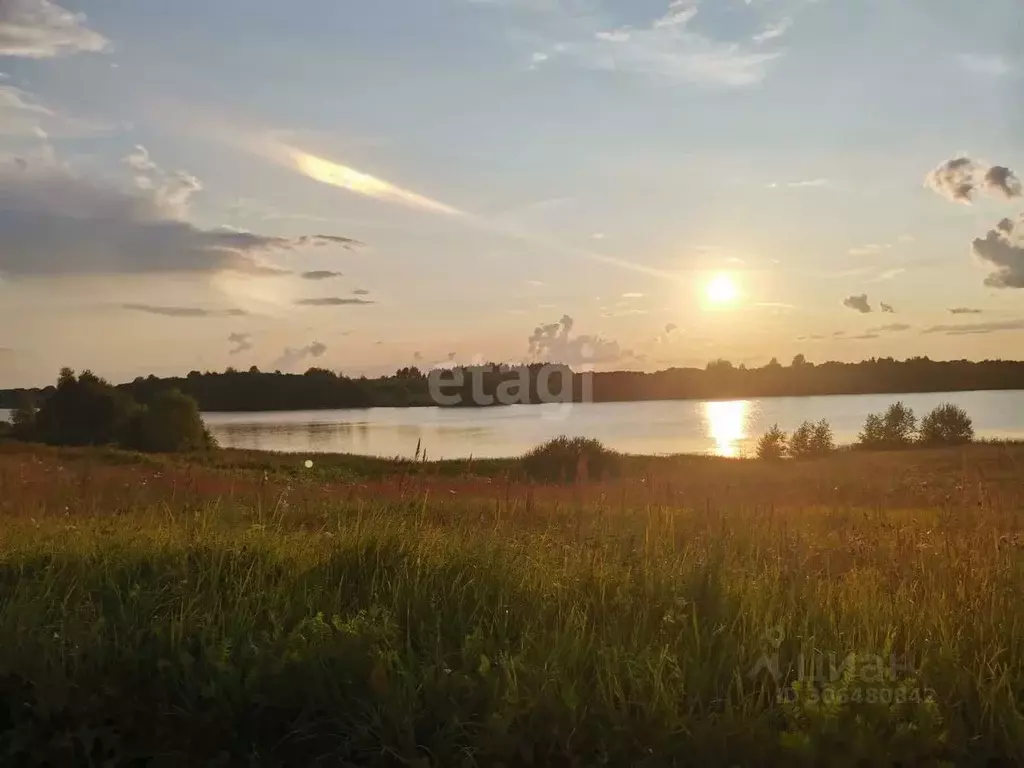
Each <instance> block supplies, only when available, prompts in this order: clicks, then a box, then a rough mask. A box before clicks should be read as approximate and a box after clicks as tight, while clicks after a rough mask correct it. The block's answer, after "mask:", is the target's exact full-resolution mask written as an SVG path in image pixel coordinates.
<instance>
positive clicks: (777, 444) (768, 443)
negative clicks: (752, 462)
mask: <svg viewBox="0 0 1024 768" xmlns="http://www.w3.org/2000/svg"><path fill="white" fill-rule="evenodd" d="M786 450H787V446H786V433H785V432H783V431H782V430H781V429H779V425H778V424H772V426H771V429H769V430H768V431H767V432H765V433H764V434H763V435H761V439H760V440H758V441H757V458H759V459H763V460H765V461H779V460H780V459H784V458H785V457H786Z"/></svg>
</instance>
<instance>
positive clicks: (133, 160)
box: [121, 144, 203, 218]
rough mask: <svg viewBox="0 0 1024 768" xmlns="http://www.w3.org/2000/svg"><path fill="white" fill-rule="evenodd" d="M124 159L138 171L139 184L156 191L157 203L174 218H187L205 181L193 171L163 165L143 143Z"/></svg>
mask: <svg viewBox="0 0 1024 768" xmlns="http://www.w3.org/2000/svg"><path fill="white" fill-rule="evenodd" d="M121 162H123V163H124V164H125V165H127V166H128V167H129V168H131V169H132V170H133V171H134V172H135V174H136V175H135V186H136V187H138V188H139V189H140V190H142V191H143V192H146V193H148V194H150V195H152V197H153V201H154V202H155V203H156V205H157V207H158V208H160V210H162V211H165V212H166V213H167V214H168V215H169V216H172V217H174V218H184V217H185V216H186V215H187V214H188V207H189V204H190V203H191V202H192V197H193V195H195V194H196V193H197V192H200V191H202V189H203V185H202V182H200V181H199V179H197V178H196V177H195V176H193V175H192V174H191V173H188V172H186V171H174V172H170V173H169V172H167V171H165V170H164V169H162V168H161V167H160V166H159V165H157V164H156V163H155V162H154V161H153V159H152V158H151V157H150V156H149V151H148V150H147V149H146V148H145V147H144V146H142V145H141V144H136V145H135V148H134V149H133V150H132V151H131V152H129V153H128V154H127V155H125V156H124V157H123V158H122V159H121Z"/></svg>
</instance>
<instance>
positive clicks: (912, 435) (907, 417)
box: [858, 401, 917, 449]
mask: <svg viewBox="0 0 1024 768" xmlns="http://www.w3.org/2000/svg"><path fill="white" fill-rule="evenodd" d="M916 436H917V418H916V417H915V416H914V412H913V411H912V410H911V409H910V408H908V407H907V406H905V405H904V404H903V403H902V401H901V402H896V403H893V404H892V405H890V406H889V407H888V408H887V409H886V411H885V413H884V414H877V413H871V414H868V417H867V420H866V421H865V422H864V429H863V430H862V431H861V433H860V439H859V442H858V446H859V447H861V448H871V449H879V448H906V447H908V446H911V445H913V444H914V442H915V439H916Z"/></svg>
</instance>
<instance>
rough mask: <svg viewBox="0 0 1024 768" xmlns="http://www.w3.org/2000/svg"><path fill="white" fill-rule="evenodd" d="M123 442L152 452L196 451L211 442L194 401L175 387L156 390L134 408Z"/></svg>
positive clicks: (210, 445)
mask: <svg viewBox="0 0 1024 768" xmlns="http://www.w3.org/2000/svg"><path fill="white" fill-rule="evenodd" d="M126 442H127V447H129V448H134V449H135V450H138V451H146V452H151V453H176V452H185V451H198V450H203V449H205V448H211V447H213V445H214V442H213V438H212V437H211V436H210V433H209V432H208V431H207V430H206V427H205V426H204V424H203V419H202V417H201V416H200V415H199V406H198V405H197V404H196V401H195V400H193V399H192V398H191V397H189V396H188V395H183V394H182V393H181V392H179V391H178V390H176V389H171V390H163V391H162V392H158V393H157V394H156V395H155V396H154V397H153V400H152V401H151V402H150V403H149V405H148V406H146V407H145V408H141V409H139V410H138V411H137V413H136V414H135V417H134V418H133V420H132V426H131V429H130V435H129V438H128V440H127V441H126Z"/></svg>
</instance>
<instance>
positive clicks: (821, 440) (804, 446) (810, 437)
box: [789, 419, 836, 459]
mask: <svg viewBox="0 0 1024 768" xmlns="http://www.w3.org/2000/svg"><path fill="white" fill-rule="evenodd" d="M835 447H836V445H835V440H834V439H833V437H832V425H830V424H829V423H828V421H827V420H825V419H822V420H821V421H819V422H817V423H814V422H810V421H805V422H804V423H803V424H801V425H800V426H799V427H797V428H796V431H794V432H793V437H792V438H790V440H789V455H790V456H791V457H793V458H794V459H808V458H813V457H817V456H827V455H828V454H829V453H831V452H832V451H834V450H835Z"/></svg>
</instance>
